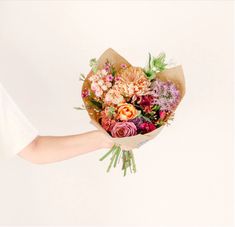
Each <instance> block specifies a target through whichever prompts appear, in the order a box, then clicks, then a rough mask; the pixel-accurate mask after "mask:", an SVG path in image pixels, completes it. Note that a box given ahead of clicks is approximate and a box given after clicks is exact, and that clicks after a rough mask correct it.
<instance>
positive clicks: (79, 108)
mask: <svg viewBox="0 0 235 227" xmlns="http://www.w3.org/2000/svg"><path fill="white" fill-rule="evenodd" d="M74 109H75V110H85V107H83V106H82V107H79V106H78V107H74Z"/></svg>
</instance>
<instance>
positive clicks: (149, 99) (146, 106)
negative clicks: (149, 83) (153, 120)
mask: <svg viewBox="0 0 235 227" xmlns="http://www.w3.org/2000/svg"><path fill="white" fill-rule="evenodd" d="M138 103H139V104H140V107H141V108H142V109H143V111H144V112H146V113H150V112H151V111H152V110H151V106H152V103H153V96H151V95H144V96H141V97H139V101H138Z"/></svg>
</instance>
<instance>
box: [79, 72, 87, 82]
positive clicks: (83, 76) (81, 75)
mask: <svg viewBox="0 0 235 227" xmlns="http://www.w3.org/2000/svg"><path fill="white" fill-rule="evenodd" d="M85 79H86V77H85V75H84V74H83V73H80V77H79V80H81V81H84V80H85Z"/></svg>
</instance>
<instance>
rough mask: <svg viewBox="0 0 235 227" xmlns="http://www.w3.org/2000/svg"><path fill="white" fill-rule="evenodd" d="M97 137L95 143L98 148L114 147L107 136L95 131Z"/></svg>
mask: <svg viewBox="0 0 235 227" xmlns="http://www.w3.org/2000/svg"><path fill="white" fill-rule="evenodd" d="M96 134H97V135H96V136H97V138H96V139H97V142H98V148H99V149H102V148H111V147H112V146H113V145H114V142H113V141H112V140H111V138H109V136H108V135H106V134H105V133H103V132H102V131H99V130H97V131H96Z"/></svg>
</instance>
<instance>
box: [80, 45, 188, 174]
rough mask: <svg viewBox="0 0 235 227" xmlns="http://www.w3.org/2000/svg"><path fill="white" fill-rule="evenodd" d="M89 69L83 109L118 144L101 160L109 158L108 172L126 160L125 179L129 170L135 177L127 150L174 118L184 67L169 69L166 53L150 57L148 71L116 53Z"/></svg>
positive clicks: (94, 62) (108, 53) (182, 88)
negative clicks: (133, 64)
mask: <svg viewBox="0 0 235 227" xmlns="http://www.w3.org/2000/svg"><path fill="white" fill-rule="evenodd" d="M90 66H91V71H90V73H89V74H88V75H87V76H86V77H85V76H84V75H83V74H81V79H82V80H83V81H84V83H83V87H82V98H83V101H84V105H85V108H86V110H87V111H88V114H89V116H90V118H91V122H92V123H93V124H94V125H95V126H96V127H97V128H98V129H100V130H102V131H103V132H104V133H106V134H107V136H109V137H110V138H111V139H112V140H113V141H114V146H113V147H112V148H111V149H110V150H109V151H108V152H107V153H106V154H105V155H104V156H103V157H101V158H100V160H101V161H102V160H104V159H105V158H106V157H108V156H110V163H109V166H108V169H107V171H109V170H110V169H111V167H112V166H113V167H116V166H117V164H118V163H119V161H120V160H122V170H123V171H124V176H125V175H126V172H127V169H128V168H129V169H130V171H131V172H136V164H135V159H134V154H133V151H132V150H131V149H127V148H138V147H139V146H140V145H141V144H143V143H144V142H146V141H148V140H150V139H152V138H154V137H156V135H157V134H158V133H159V132H160V131H161V130H162V128H163V127H164V126H165V125H166V124H168V122H169V120H171V119H172V118H173V115H174V112H175V109H176V107H177V106H178V104H179V103H180V101H181V99H182V98H183V96H184V93H185V83H184V75H183V70H182V67H181V66H177V67H173V68H168V66H167V63H166V57H165V54H164V53H161V54H160V55H159V56H157V57H152V56H151V55H150V54H149V60H148V64H147V66H146V67H144V68H141V67H135V66H132V65H131V64H130V63H129V62H128V61H127V60H125V59H124V58H123V57H121V56H120V55H119V54H117V53H116V52H115V51H114V50H112V49H108V50H106V51H105V52H104V53H103V54H102V56H101V57H100V58H99V59H98V60H96V59H94V58H93V59H91V60H90Z"/></svg>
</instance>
